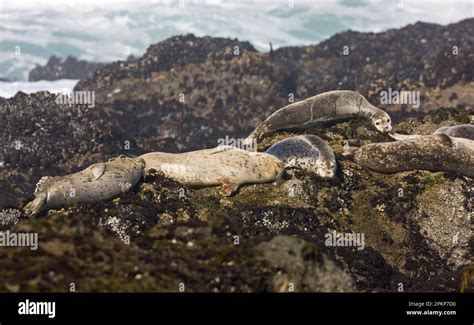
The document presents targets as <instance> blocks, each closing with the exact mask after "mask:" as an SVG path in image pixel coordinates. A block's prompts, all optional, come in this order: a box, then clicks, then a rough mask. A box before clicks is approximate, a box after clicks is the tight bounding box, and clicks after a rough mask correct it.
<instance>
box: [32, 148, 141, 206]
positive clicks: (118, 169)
mask: <svg viewBox="0 0 474 325" xmlns="http://www.w3.org/2000/svg"><path fill="white" fill-rule="evenodd" d="M144 167H145V162H144V161H143V160H142V159H133V158H127V157H125V156H120V157H117V158H113V159H110V160H109V161H108V162H106V163H98V164H93V165H91V166H89V167H87V168H86V169H84V170H82V171H80V172H77V173H74V174H70V175H65V176H56V177H48V178H42V179H41V180H40V182H39V183H38V186H37V190H36V191H35V196H36V198H35V199H34V200H33V201H31V202H30V203H28V204H27V205H26V207H25V213H26V214H28V215H35V214H37V213H39V212H41V211H44V210H48V209H52V208H58V207H61V206H67V205H69V204H72V203H95V202H100V201H105V200H110V199H112V198H114V197H116V196H118V195H119V194H120V193H122V192H125V191H127V190H129V189H130V188H131V187H133V186H134V185H135V184H136V183H137V182H138V181H139V180H140V178H141V177H142V176H143V170H144Z"/></svg>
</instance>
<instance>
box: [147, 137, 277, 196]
mask: <svg viewBox="0 0 474 325" xmlns="http://www.w3.org/2000/svg"><path fill="white" fill-rule="evenodd" d="M139 158H142V159H143V160H144V161H145V164H146V166H145V171H146V172H147V171H149V170H151V169H154V170H156V171H158V172H162V173H163V174H164V175H165V176H166V177H169V178H171V179H174V180H175V181H177V182H179V183H181V184H183V185H188V186H196V187H202V186H216V185H220V189H219V193H220V194H222V195H224V196H229V195H231V194H232V193H234V192H235V191H236V190H237V189H238V188H239V186H240V185H242V184H253V183H266V182H271V181H274V180H276V179H278V178H280V177H281V175H282V173H283V168H284V164H283V162H282V161H281V160H280V159H278V158H276V157H274V156H272V155H269V154H267V153H263V152H251V151H246V150H242V149H238V148H236V147H232V146H220V147H217V148H213V149H204V150H197V151H191V152H185V153H177V154H172V153H165V152H151V153H147V154H144V155H142V156H140V157H139Z"/></svg>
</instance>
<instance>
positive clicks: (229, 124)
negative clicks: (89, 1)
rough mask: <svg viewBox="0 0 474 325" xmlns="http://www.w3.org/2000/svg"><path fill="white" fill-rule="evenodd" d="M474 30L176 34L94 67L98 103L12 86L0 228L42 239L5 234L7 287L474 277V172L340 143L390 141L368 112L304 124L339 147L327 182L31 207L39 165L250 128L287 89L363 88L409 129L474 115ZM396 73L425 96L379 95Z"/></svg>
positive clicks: (432, 286)
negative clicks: (433, 167)
mask: <svg viewBox="0 0 474 325" xmlns="http://www.w3.org/2000/svg"><path fill="white" fill-rule="evenodd" d="M473 35H474V19H469V20H464V21H461V22H459V23H456V24H451V25H448V26H439V25H434V24H425V23H417V24H414V25H409V26H407V27H404V28H401V29H397V30H389V31H387V32H383V33H376V34H374V33H357V32H344V33H340V34H337V35H335V36H333V37H331V38H330V39H328V40H326V41H324V42H322V43H320V44H318V45H312V46H303V47H291V48H281V49H278V50H275V51H272V52H271V53H260V52H258V51H256V50H255V49H254V48H253V46H252V45H251V44H250V43H248V42H241V41H237V40H231V39H224V38H212V37H195V36H193V35H185V36H177V37H173V38H170V39H168V40H165V41H163V42H160V43H158V44H155V45H152V46H150V48H149V49H148V50H147V52H146V53H145V54H144V55H143V57H141V58H137V59H135V60H131V61H126V62H125V61H120V62H115V63H111V64H108V65H105V66H104V67H100V68H98V69H97V70H95V72H94V73H93V75H92V77H88V78H84V79H82V80H81V81H80V82H79V83H78V85H77V86H76V89H75V90H76V91H94V92H95V99H96V102H95V108H89V107H87V106H86V105H68V104H58V103H57V102H56V96H55V95H53V94H50V93H48V92H38V93H36V94H31V95H26V94H22V93H18V94H17V95H16V96H14V97H13V98H9V99H4V98H0V126H1V128H0V138H1V139H2V141H1V143H2V146H1V148H0V192H1V197H0V230H2V231H6V230H9V231H11V232H37V233H38V238H39V248H38V250H37V251H31V250H30V249H29V248H7V247H0V275H1V278H2V279H3V281H2V282H0V291H13V292H16V291H69V289H70V283H75V284H76V290H77V291H166V292H179V291H181V289H182V288H183V286H184V288H185V289H184V290H185V291H186V292H202V291H211V292H261V291H278V292H281V291H283V292H287V291H293V290H294V291H296V292H301V291H344V292H351V291H364V292H382V291H400V288H402V289H403V291H460V290H461V291H472V290H473V283H474V278H473V274H474V272H473V271H472V270H473V264H472V253H473V247H474V240H473V236H472V220H473V218H472V217H473V206H474V195H473V193H474V181H473V179H471V178H468V177H462V176H459V175H452V174H447V173H431V172H426V171H413V172H403V173H397V174H393V175H383V174H378V173H374V172H370V171H368V170H365V169H363V168H361V167H359V166H358V165H357V164H355V163H354V162H353V161H352V159H351V158H348V157H344V156H343V155H342V152H343V146H344V144H345V143H349V144H350V145H351V146H358V145H362V144H366V143H372V142H381V141H391V139H390V137H389V136H388V135H385V134H381V133H379V132H377V131H376V130H375V129H373V127H371V126H370V125H369V123H367V122H366V121H363V120H353V121H350V122H345V123H340V124H337V125H333V126H329V127H327V128H323V129H310V130H308V131H307V132H306V133H310V134H316V135H318V136H320V137H321V138H323V139H324V140H326V141H328V143H329V144H330V145H331V147H332V148H333V150H334V152H335V154H336V157H337V160H338V174H337V177H336V179H334V180H331V181H321V180H318V179H316V178H313V177H311V176H308V175H295V176H287V177H286V178H285V179H284V180H281V181H277V182H275V183H270V184H260V185H250V186H245V187H243V188H241V189H240V190H239V191H238V193H237V194H236V195H234V196H232V197H229V198H223V197H221V196H220V195H219V194H218V193H217V189H215V188H203V189H190V188H183V187H182V186H181V185H180V184H178V183H175V182H173V181H171V180H169V179H166V178H164V177H163V176H162V175H154V176H153V177H150V178H147V179H146V181H141V182H140V183H139V184H138V186H137V187H136V188H135V189H134V190H132V191H131V192H129V193H125V194H124V195H122V196H120V197H119V198H116V199H115V200H113V201H110V202H103V203H98V204H93V205H81V206H72V207H69V208H65V209H61V210H51V211H49V212H48V213H46V214H42V215H40V216H38V217H37V218H34V219H28V218H26V217H25V216H24V215H22V214H21V213H20V209H21V208H22V207H23V206H24V204H25V203H26V202H27V201H28V200H30V199H32V197H33V192H34V188H35V184H36V182H37V181H38V179H39V178H40V177H41V176H44V175H50V176H55V175H63V174H67V173H71V172H75V171H77V170H79V169H82V168H84V166H87V165H88V164H92V163H95V162H99V161H106V160H107V159H109V158H111V157H113V156H116V155H119V154H128V155H136V154H141V153H144V152H148V151H158V150H159V151H170V152H180V151H185V150H193V149H203V148H209V147H213V146H216V145H217V141H218V139H219V138H224V137H226V136H228V137H233V138H240V137H244V136H245V135H247V134H248V133H249V132H250V131H251V130H252V128H253V127H255V125H256V124H257V123H258V122H259V121H261V120H262V119H263V118H264V117H266V116H268V115H269V113H271V112H273V111H274V110H276V109H277V108H279V107H282V106H284V105H286V104H288V101H289V98H290V97H291V96H290V95H291V94H292V95H293V96H294V99H295V100H301V99H304V98H306V97H309V96H313V95H315V94H317V93H320V92H324V91H327V90H335V89H351V90H355V91H358V92H360V93H362V94H364V95H366V96H367V98H368V99H369V101H370V102H371V103H372V104H374V105H375V106H378V107H380V108H382V109H385V110H386V111H388V112H389V113H390V115H391V116H392V119H394V120H395V123H394V124H393V126H394V131H396V132H401V133H420V134H428V133H430V132H432V131H434V130H435V129H436V128H438V127H440V126H443V125H451V124H461V123H472V121H473V110H474V108H473V103H474V98H473V96H474V95H473V94H474V92H473V91H472V90H473V89H474V82H473V75H472V71H474V69H473V62H474V57H473V55H474V54H473V53H474V51H473V50H474V36H473ZM344 46H348V50H349V54H348V55H344V54H343V51H344ZM453 46H457V47H458V49H459V52H458V54H457V55H453V51H452V50H453V48H452V47H453ZM388 88H392V89H398V90H417V91H420V93H421V105H420V107H419V108H418V109H413V108H411V107H410V105H392V104H390V105H383V104H381V103H380V96H379V94H380V92H381V91H384V90H387V89H388ZM292 134H293V133H290V132H281V133H277V134H275V135H273V136H272V137H269V138H268V139H265V141H264V142H262V143H261V144H259V150H264V149H266V148H268V147H269V146H270V145H272V144H273V143H275V142H277V141H279V140H281V139H283V138H285V137H288V136H290V135H292ZM400 193H401V194H400ZM333 231H336V232H338V233H364V234H365V248H364V249H363V250H357V248H355V247H331V246H327V245H326V244H325V242H324V238H325V234H327V233H331V232H333Z"/></svg>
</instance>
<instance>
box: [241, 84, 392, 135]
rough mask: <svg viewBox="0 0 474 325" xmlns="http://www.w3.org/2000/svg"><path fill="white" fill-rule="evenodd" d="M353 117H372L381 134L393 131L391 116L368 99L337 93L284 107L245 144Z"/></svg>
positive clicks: (325, 94) (355, 94)
mask: <svg viewBox="0 0 474 325" xmlns="http://www.w3.org/2000/svg"><path fill="white" fill-rule="evenodd" d="M351 118H368V119H370V120H371V121H372V124H373V125H374V126H375V128H376V129H377V130H379V131H381V132H388V131H390V130H391V129H392V126H391V120H390V116H389V115H388V114H387V113H386V112H384V111H383V110H381V109H380V108H377V107H375V106H373V105H371V104H370V103H369V102H368V101H367V99H365V97H364V96H362V95H361V94H359V93H356V92H354V91H350V90H335V91H329V92H326V93H322V94H319V95H316V96H313V97H310V98H307V99H305V100H302V101H299V102H296V103H293V104H290V105H287V106H285V107H282V108H280V109H279V110H277V111H276V112H274V113H273V114H271V115H270V116H269V117H268V118H267V119H265V120H264V121H263V122H261V123H260V124H259V125H258V126H257V127H256V128H255V130H254V131H253V132H252V133H251V134H250V135H249V136H248V137H247V138H246V139H245V143H251V142H252V140H257V142H259V141H260V140H261V139H262V138H263V137H265V136H267V135H269V134H272V133H274V132H276V131H279V130H292V129H297V130H301V129H303V130H304V129H308V128H311V127H316V126H319V125H323V124H325V123H333V122H341V121H345V120H349V119H351Z"/></svg>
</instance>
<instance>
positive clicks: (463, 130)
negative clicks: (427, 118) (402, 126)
mask: <svg viewBox="0 0 474 325" xmlns="http://www.w3.org/2000/svg"><path fill="white" fill-rule="evenodd" d="M433 134H446V135H448V136H450V137H455V138H465V139H469V140H474V125H472V124H459V125H452V126H442V127H440V128H439V129H437V130H436V131H434V132H433ZM390 136H391V137H392V138H394V139H395V140H407V139H415V138H418V137H421V136H422V135H419V134H400V133H391V134H390Z"/></svg>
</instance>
